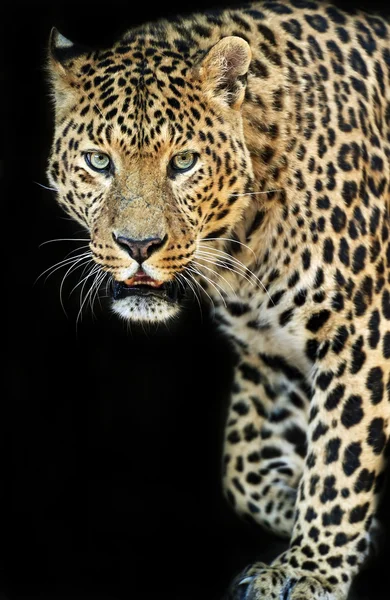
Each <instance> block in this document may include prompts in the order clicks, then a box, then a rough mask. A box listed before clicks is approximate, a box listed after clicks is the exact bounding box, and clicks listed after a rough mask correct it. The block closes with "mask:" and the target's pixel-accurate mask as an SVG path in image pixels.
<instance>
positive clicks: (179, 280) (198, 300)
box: [175, 273, 203, 321]
mask: <svg viewBox="0 0 390 600" xmlns="http://www.w3.org/2000/svg"><path fill="white" fill-rule="evenodd" d="M175 277H176V279H177V281H178V283H180V285H181V286H182V287H183V289H184V290H185V289H186V287H185V284H184V283H183V282H182V281H181V277H182V278H183V279H184V281H185V283H186V285H188V286H189V288H190V289H191V291H192V293H193V294H194V296H195V298H196V301H197V303H198V305H199V310H200V316H201V319H202V321H203V312H202V303H201V300H200V299H199V296H198V294H197V291H196V289H194V287H193V286H192V284H191V282H190V281H188V279H187V278H186V276H185V275H184V273H176V276H175Z"/></svg>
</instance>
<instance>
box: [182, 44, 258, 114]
mask: <svg viewBox="0 0 390 600" xmlns="http://www.w3.org/2000/svg"><path fill="white" fill-rule="evenodd" d="M251 58H252V52H251V49H250V46H249V44H248V42H246V41H245V40H244V39H243V38H240V37H238V36H228V37H225V38H222V39H221V40H219V42H217V43H216V44H215V45H214V46H212V48H211V49H210V50H209V51H208V52H207V54H206V55H205V56H204V57H203V58H202V60H201V61H200V62H199V63H198V64H197V65H195V66H194V67H193V74H194V76H195V78H198V79H200V80H201V82H202V87H203V89H204V91H205V92H206V94H207V95H209V96H211V97H213V98H215V99H217V100H219V101H220V102H222V103H223V104H224V105H225V106H226V107H231V108H233V109H235V110H239V109H240V107H241V104H242V101H243V100H244V95H245V87H246V78H247V73H248V69H249V65H250V62H251Z"/></svg>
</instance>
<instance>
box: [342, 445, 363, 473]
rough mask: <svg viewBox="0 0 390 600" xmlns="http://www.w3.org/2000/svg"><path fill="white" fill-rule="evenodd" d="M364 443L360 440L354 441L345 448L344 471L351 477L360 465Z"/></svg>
mask: <svg viewBox="0 0 390 600" xmlns="http://www.w3.org/2000/svg"><path fill="white" fill-rule="evenodd" d="M361 453H362V445H361V443H360V442H352V443H351V444H349V446H347V447H346V448H345V450H344V459H343V471H344V473H345V474H346V475H347V476H348V477H349V476H350V475H352V473H354V472H355V471H356V469H358V468H359V467H360V459H359V457H360V455H361Z"/></svg>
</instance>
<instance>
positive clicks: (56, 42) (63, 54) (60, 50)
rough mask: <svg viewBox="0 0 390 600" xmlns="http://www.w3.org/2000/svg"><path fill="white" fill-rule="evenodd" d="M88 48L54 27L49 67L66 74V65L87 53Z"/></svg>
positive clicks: (51, 34)
mask: <svg viewBox="0 0 390 600" xmlns="http://www.w3.org/2000/svg"><path fill="white" fill-rule="evenodd" d="M88 50H89V49H88V48H85V47H83V46H81V45H79V44H74V43H73V42H72V41H71V40H68V38H66V37H65V36H64V35H62V33H60V32H59V31H58V29H56V28H55V27H53V28H52V30H51V32H50V38H49V68H51V69H52V70H53V69H54V70H56V71H57V72H58V73H60V74H65V72H66V67H67V66H69V64H70V63H71V62H72V60H73V59H75V58H77V57H78V56H81V55H82V54H86V53H87V52H88Z"/></svg>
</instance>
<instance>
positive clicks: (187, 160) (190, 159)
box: [169, 150, 198, 173]
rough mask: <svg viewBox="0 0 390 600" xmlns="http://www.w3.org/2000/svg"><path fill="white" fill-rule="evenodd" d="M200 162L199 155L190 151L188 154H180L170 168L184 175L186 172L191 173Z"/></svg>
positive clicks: (172, 161) (173, 159)
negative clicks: (198, 161)
mask: <svg viewBox="0 0 390 600" xmlns="http://www.w3.org/2000/svg"><path fill="white" fill-rule="evenodd" d="M197 160H198V155H197V154H195V152H190V151H189V150H188V151H186V152H179V154H176V155H175V156H174V157H173V158H172V159H171V162H170V163H169V164H170V167H171V168H172V169H173V170H174V171H180V172H182V173H184V171H189V170H190V169H192V167H193V166H194V165H195V163H196V161H197Z"/></svg>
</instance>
